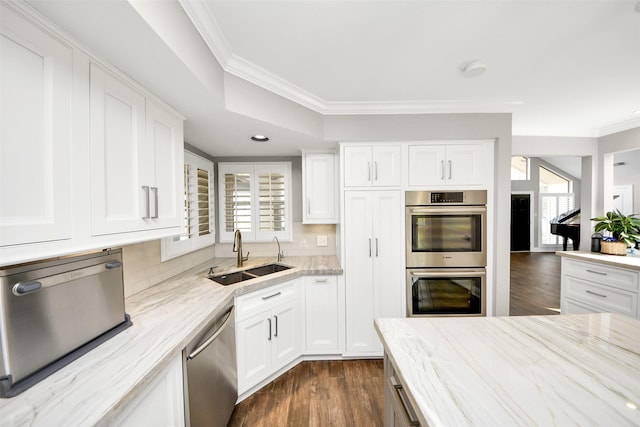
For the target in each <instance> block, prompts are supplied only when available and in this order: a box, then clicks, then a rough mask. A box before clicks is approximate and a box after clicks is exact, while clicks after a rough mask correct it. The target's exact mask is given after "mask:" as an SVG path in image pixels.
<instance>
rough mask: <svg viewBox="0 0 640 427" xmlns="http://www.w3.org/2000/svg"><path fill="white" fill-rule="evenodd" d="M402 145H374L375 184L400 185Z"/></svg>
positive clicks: (373, 175)
mask: <svg viewBox="0 0 640 427" xmlns="http://www.w3.org/2000/svg"><path fill="white" fill-rule="evenodd" d="M400 153H401V150H400V146H399V145H398V146H395V145H388V146H373V170H372V177H373V179H372V182H373V185H374V186H377V187H382V186H396V185H400V180H401V174H400V167H401V166H400V164H401V163H400Z"/></svg>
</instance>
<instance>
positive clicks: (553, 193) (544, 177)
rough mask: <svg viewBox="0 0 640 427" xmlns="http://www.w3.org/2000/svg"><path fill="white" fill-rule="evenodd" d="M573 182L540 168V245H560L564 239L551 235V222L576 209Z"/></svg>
mask: <svg viewBox="0 0 640 427" xmlns="http://www.w3.org/2000/svg"><path fill="white" fill-rule="evenodd" d="M572 187H573V182H572V181H571V180H569V179H567V178H565V177H563V176H561V175H558V174H557V173H555V172H553V171H551V170H549V169H547V168H545V167H542V166H540V244H541V245H558V244H560V243H561V239H562V237H560V236H557V235H555V234H551V227H550V225H549V222H550V221H551V220H552V219H553V218H555V217H557V216H558V215H560V214H561V213H564V212H566V211H568V210H570V209H573V208H574V205H575V198H574V194H573V193H571V191H572Z"/></svg>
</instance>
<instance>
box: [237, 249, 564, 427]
mask: <svg viewBox="0 0 640 427" xmlns="http://www.w3.org/2000/svg"><path fill="white" fill-rule="evenodd" d="M559 307H560V257H558V256H556V255H554V254H552V253H530V252H516V253H512V254H511V300H510V312H511V315H512V316H524V315H535V314H558V313H559ZM383 384H384V380H383V368H382V360H344V361H314V362H302V363H301V364H300V365H298V366H296V367H295V368H293V369H291V370H290V371H288V372H287V373H285V374H284V375H282V376H281V377H279V378H278V379H276V380H275V381H273V382H271V383H270V384H268V385H267V386H265V387H264V388H263V389H261V390H260V391H258V392H256V393H255V394H253V395H252V396H251V397H249V398H247V399H246V400H244V401H243V402H241V403H240V404H238V405H237V406H236V408H235V410H234V412H233V415H232V417H231V421H230V422H229V426H231V427H249V426H251V427H261V426H262V427H287V426H296V427H305V426H318V427H324V426H332V427H341V426H345V427H346V426H371V427H375V426H382V424H383V415H384V391H383Z"/></svg>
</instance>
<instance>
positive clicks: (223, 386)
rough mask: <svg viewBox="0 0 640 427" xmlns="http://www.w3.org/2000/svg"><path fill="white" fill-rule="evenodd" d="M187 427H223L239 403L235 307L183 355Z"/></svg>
mask: <svg viewBox="0 0 640 427" xmlns="http://www.w3.org/2000/svg"><path fill="white" fill-rule="evenodd" d="M183 360H184V367H185V371H186V375H185V377H184V378H185V387H184V391H185V418H186V423H187V426H192V427H200V426H207V427H218V426H220V427H224V426H226V425H227V423H228V422H229V418H231V413H232V412H233V408H234V407H235V404H236V400H237V399H238V372H237V366H236V332H235V315H234V306H233V305H229V306H227V307H226V309H225V310H223V314H222V315H221V316H219V317H218V318H216V319H214V320H213V321H211V322H210V323H209V324H208V325H207V326H206V327H205V328H204V330H203V332H202V333H201V334H200V335H198V336H197V337H196V338H195V339H194V340H193V341H191V343H190V344H189V345H188V346H187V347H186V348H185V349H184V351H183Z"/></svg>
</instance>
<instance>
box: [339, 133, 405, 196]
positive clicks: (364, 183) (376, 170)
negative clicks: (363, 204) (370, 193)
mask: <svg viewBox="0 0 640 427" xmlns="http://www.w3.org/2000/svg"><path fill="white" fill-rule="evenodd" d="M401 153H402V150H401V146H400V145H399V144H398V145H357V146H345V147H344V151H343V155H344V162H343V163H344V186H345V187H395V186H399V185H400V180H401V173H400V169H401V160H400V159H401Z"/></svg>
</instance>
